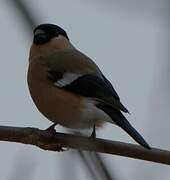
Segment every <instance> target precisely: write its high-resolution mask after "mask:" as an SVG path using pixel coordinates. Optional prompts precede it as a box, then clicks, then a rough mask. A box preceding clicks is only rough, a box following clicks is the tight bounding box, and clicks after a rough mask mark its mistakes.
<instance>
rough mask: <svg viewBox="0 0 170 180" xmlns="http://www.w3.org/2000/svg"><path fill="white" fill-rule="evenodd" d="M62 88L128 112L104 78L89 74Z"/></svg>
mask: <svg viewBox="0 0 170 180" xmlns="http://www.w3.org/2000/svg"><path fill="white" fill-rule="evenodd" d="M62 88H64V89H66V90H68V91H70V92H73V93H76V94H79V95H81V96H85V97H90V98H96V99H98V100H99V101H103V102H104V103H106V104H109V105H111V106H112V107H114V108H116V109H119V110H121V111H124V112H128V110H127V109H126V108H125V107H124V106H123V105H122V103H121V102H120V99H119V96H118V94H117V93H116V91H115V90H114V88H113V86H112V85H111V83H110V82H109V81H108V80H107V79H106V78H105V77H104V76H103V79H102V78H101V77H98V76H95V75H91V74H87V75H83V76H81V77H79V78H77V79H76V80H74V81H73V82H72V83H71V84H68V85H66V86H64V87H62Z"/></svg>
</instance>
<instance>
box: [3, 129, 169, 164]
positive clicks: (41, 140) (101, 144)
mask: <svg viewBox="0 0 170 180" xmlns="http://www.w3.org/2000/svg"><path fill="white" fill-rule="evenodd" d="M0 141H11V142H18V143H24V144H31V145H35V146H38V147H40V148H41V149H44V150H52V151H55V150H56V149H58V147H59V146H62V147H67V148H68V147H69V148H73V149H78V150H88V151H96V152H100V153H107V154H115V155H120V156H126V157H131V158H135V159H142V160H147V161H152V162H157V163H162V164H168V165H170V151H166V150H161V149H156V148H152V150H147V149H145V148H143V147H141V146H139V145H134V144H129V143H122V142H117V141H109V140H104V139H92V138H88V137H83V136H78V135H71V134H64V133H56V134H50V133H49V132H48V131H45V130H40V129H37V128H29V127H28V128H22V127H8V126H0Z"/></svg>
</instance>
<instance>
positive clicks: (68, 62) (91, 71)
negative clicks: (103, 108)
mask: <svg viewBox="0 0 170 180" xmlns="http://www.w3.org/2000/svg"><path fill="white" fill-rule="evenodd" d="M42 62H43V63H44V64H45V65H46V66H47V67H48V74H49V77H50V79H51V80H52V81H53V82H54V84H55V85H56V86H58V87H60V88H63V89H65V90H67V91H70V92H72V93H76V94H79V95H81V96H84V97H88V98H95V99H96V100H97V101H98V102H102V103H105V104H107V105H110V106H112V107H114V108H115V109H117V110H121V111H123V112H128V110H127V109H126V108H125V107H124V106H123V105H122V103H121V102H120V99H119V96H118V94H117V93H116V91H115V90H114V88H113V86H112V85H111V83H110V82H109V81H108V80H107V79H106V78H105V77H104V75H103V74H102V73H101V71H100V69H99V68H98V66H97V65H96V64H95V63H94V62H93V61H92V60H91V59H90V58H89V57H87V56H86V55H84V54H83V53H81V52H80V51H78V50H76V49H71V50H69V49H66V50H60V51H56V52H55V53H52V54H51V55H49V56H48V57H46V58H45V59H44V60H42Z"/></svg>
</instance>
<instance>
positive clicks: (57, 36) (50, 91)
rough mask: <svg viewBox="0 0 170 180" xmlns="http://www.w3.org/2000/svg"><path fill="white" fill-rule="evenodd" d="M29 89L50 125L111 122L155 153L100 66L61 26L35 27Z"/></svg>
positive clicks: (74, 126) (84, 126)
mask: <svg viewBox="0 0 170 180" xmlns="http://www.w3.org/2000/svg"><path fill="white" fill-rule="evenodd" d="M28 85H29V90H30V94H31V96H32V99H33V101H34V103H35V105H36V106H37V108H38V110H39V111H40V112H41V113H42V114H43V115H44V116H45V117H46V118H47V119H49V120H50V121H52V122H54V125H55V124H60V125H62V126H64V127H67V128H70V129H89V128H93V133H92V134H93V135H94V134H95V126H97V127H98V126H101V125H102V124H103V123H105V122H109V123H112V124H115V125H117V126H119V127H121V128H122V129H123V130H125V131H126V132H127V133H128V134H129V135H130V136H131V137H132V138H133V139H134V140H135V141H136V142H138V143H139V144H140V145H142V146H144V147H145V148H148V149H150V146H149V145H148V143H147V142H146V141H145V140H144V139H143V137H142V136H141V135H140V134H139V133H138V132H137V131H136V130H135V129H134V128H133V127H132V126H131V124H130V123H129V122H128V121H127V119H126V118H125V116H124V115H123V114H122V112H124V113H128V110H127V109H126V108H125V107H124V106H123V104H122V103H121V101H120V98H119V96H118V94H117V93H116V91H115V89H114V88H113V86H112V84H111V83H110V82H109V81H108V80H107V79H106V77H105V76H104V75H103V74H102V72H101V71H100V69H99V67H98V66H97V65H96V64H95V63H94V62H93V61H92V60H91V59H90V58H89V57H88V56H86V55H85V54H83V53H81V52H80V51H79V50H77V49H76V48H75V47H74V46H73V45H72V44H71V42H70V41H69V38H68V36H67V33H66V32H65V31H64V30H63V29H62V28H61V27H59V26H57V25H53V24H41V25H39V26H37V27H36V28H35V29H34V39H33V44H32V46H31V49H30V56H29V69H28Z"/></svg>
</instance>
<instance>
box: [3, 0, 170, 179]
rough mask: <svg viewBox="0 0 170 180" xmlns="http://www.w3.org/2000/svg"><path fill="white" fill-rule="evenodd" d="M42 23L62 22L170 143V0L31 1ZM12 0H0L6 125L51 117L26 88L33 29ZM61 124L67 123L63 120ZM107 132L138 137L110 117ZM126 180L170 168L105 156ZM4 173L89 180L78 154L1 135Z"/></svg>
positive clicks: (163, 143)
mask: <svg viewBox="0 0 170 180" xmlns="http://www.w3.org/2000/svg"><path fill="white" fill-rule="evenodd" d="M24 2H25V3H27V5H28V8H30V9H32V12H33V15H34V16H35V17H36V18H37V22H38V23H55V24H58V25H60V26H61V27H63V28H64V29H65V30H66V31H67V33H68V35H69V37H70V40H71V42H72V43H73V44H74V45H75V46H76V47H77V48H78V49H79V50H81V51H82V52H84V53H85V54H86V55H88V56H89V57H91V58H92V59H93V60H94V61H95V62H96V63H97V64H98V65H99V67H100V68H101V70H102V71H103V72H104V74H105V75H106V76H107V77H108V79H109V80H110V81H111V82H112V84H113V85H114V87H115V89H116V90H117V92H118V94H119V96H120V98H121V101H122V102H123V103H124V105H125V106H127V107H128V109H129V110H130V112H131V115H128V116H127V118H128V119H129V121H130V122H131V123H132V124H133V125H134V127H135V128H136V129H137V130H138V131H139V132H140V133H141V134H142V135H143V136H144V138H145V139H146V140H147V141H148V143H149V144H150V145H151V146H153V147H158V148H163V149H167V150H168V149H169V150H170V143H169V136H170V115H169V110H170V95H169V92H170V80H169V76H170V61H169V57H170V49H169V44H170V34H169V32H170V23H169V22H170V14H169V12H170V2H169V0H143V1H140V0H119V1H114V0H105V1H102V0H98V1H97V0H93V1H91V0H74V1H68V0H51V1H46V0H36V1H35V0H29V1H27V2H26V1H24ZM23 20H24V19H23V18H22V15H21V14H20V13H19V12H18V11H17V10H16V7H14V4H12V3H11V2H10V0H9V1H8V0H1V3H0V22H1V26H0V39H1V42H0V49H1V51H0V52H1V57H0V58H1V61H0V82H1V86H0V92H1V93H0V124H1V125H9V126H24V127H28V126H30V127H38V128H42V129H45V128H47V127H48V126H49V125H50V124H51V123H50V122H49V121H48V120H47V119H45V118H44V117H43V116H42V115H41V114H40V113H39V112H38V111H37V109H36V108H35V106H34V104H33V102H32V100H31V98H30V95H29V92H28V87H27V82H26V74H27V68H28V56H29V48H30V45H31V43H32V34H31V33H30V29H29V28H28V26H26V23H25V22H24V21H23ZM57 130H58V131H63V128H61V127H58V128H57ZM97 136H98V137H101V138H106V139H111V140H118V141H124V142H131V143H135V142H134V141H133V140H132V139H131V138H130V137H129V136H128V135H127V134H126V133H124V132H123V131H122V130H121V129H119V128H118V127H115V126H113V125H110V124H107V125H106V126H105V127H104V128H103V129H102V130H99V131H98V132H97ZM103 158H104V159H105V161H106V162H107V166H108V169H109V171H110V172H111V173H113V174H114V175H115V176H116V177H118V179H121V180H136V179H138V180H143V179H150V180H160V179H162V180H168V179H169V178H170V171H169V167H168V166H165V165H159V164H156V163H151V162H146V161H141V160H133V159H129V158H124V157H119V156H112V155H103ZM0 159H1V161H0V179H2V180H14V179H16V180H23V179H24V180H25V179H26V180H27V179H28V180H37V179H49V180H56V179H57V180H60V179H61V180H62V179H70V180H73V179H74V180H75V179H81V180H88V179H91V177H90V176H89V173H88V171H87V169H86V168H85V166H84V165H83V163H82V162H81V161H80V159H79V158H78V157H77V156H76V154H75V153H74V152H73V153H71V152H70V151H67V152H64V153H56V152H48V151H43V150H41V149H38V148H37V147H33V146H29V145H21V144H15V143H7V142H0Z"/></svg>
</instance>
